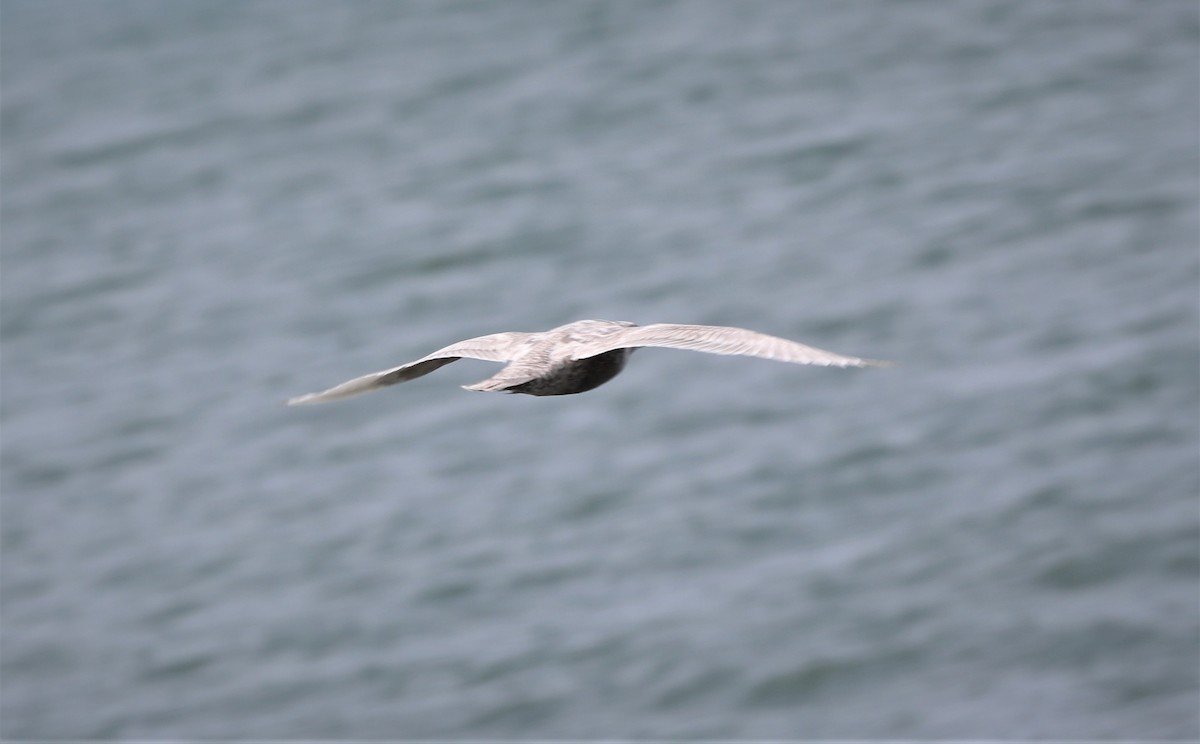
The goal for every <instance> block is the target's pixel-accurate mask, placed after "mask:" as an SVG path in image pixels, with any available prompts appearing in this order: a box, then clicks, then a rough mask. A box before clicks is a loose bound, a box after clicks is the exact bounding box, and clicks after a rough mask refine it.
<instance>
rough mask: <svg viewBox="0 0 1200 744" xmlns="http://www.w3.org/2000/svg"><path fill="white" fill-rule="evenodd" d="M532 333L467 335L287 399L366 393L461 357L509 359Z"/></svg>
mask: <svg viewBox="0 0 1200 744" xmlns="http://www.w3.org/2000/svg"><path fill="white" fill-rule="evenodd" d="M533 335H535V334H532V333H517V332H515V331H510V332H506V333H493V334H491V335H489V336H479V337H478V338H469V339H467V340H466V341H459V342H458V343H456V344H450V345H449V346H447V347H446V348H444V349H438V350H437V351H435V352H433V353H432V354H429V355H428V356H423V357H421V358H420V359H418V360H417V361H415V362H409V363H408V364H402V365H400V366H399V367H393V368H392V369H385V370H383V371H382V372H372V373H371V374H369V375H363V376H362V377H355V378H354V379H353V380H349V381H347V382H343V383H342V384H341V385H336V386H334V387H331V388H329V389H328V390H324V391H322V392H320V393H309V394H308V395H301V396H298V397H295V398H292V399H291V400H289V401H288V402H287V403H288V405H289V406H294V405H299V404H301V403H324V402H325V401H330V400H339V399H341V398H349V397H350V396H352V395H359V394H361V393H369V392H371V391H372V390H378V389H379V388H381V387H387V386H388V385H395V384H396V383H398V382H408V381H409V380H413V379H416V378H418V377H422V376H424V375H427V374H429V373H430V372H432V371H434V370H435V369H438V368H439V367H444V366H446V365H447V364H449V363H450V362H453V361H455V360H456V359H461V358H463V357H467V358H470V359H482V360H484V361H487V362H507V361H509V360H510V359H512V357H513V355H514V353H515V352H518V351H520V350H521V349H522V348H524V347H525V341H526V340H527V339H529V337H530V336H533Z"/></svg>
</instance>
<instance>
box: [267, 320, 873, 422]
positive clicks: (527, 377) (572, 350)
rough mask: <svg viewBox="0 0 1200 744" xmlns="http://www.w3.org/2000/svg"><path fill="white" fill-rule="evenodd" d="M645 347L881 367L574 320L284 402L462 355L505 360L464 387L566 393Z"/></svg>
mask: <svg viewBox="0 0 1200 744" xmlns="http://www.w3.org/2000/svg"><path fill="white" fill-rule="evenodd" d="M645 346H657V347H663V348H671V349H691V350H692V351H705V352H708V353H710V354H736V355H740V356H754V357H761V358H763V359H774V360H776V361H780V362H792V363H794V364H817V365H821V366H826V367H872V366H883V365H886V364H887V363H886V362H878V361H873V360H870V359H859V358H857V357H849V356H842V355H840V354H834V353H833V352H829V351H822V350H821V349H814V348H813V347H811V346H805V345H804V344H799V343H796V342H795V341H788V340H787V339H782V338H776V337H775V336H768V335H766V334H765V333H757V332H755V331H747V330H745V329H742V328H726V327H723V326H702V325H676V324H673V323H655V324H653V325H647V326H639V325H637V324H636V323H630V322H629V321H627V320H619V321H612V320H577V321H575V322H574V323H568V324H566V325H564V326H559V327H558V328H552V329H551V330H549V331H542V332H540V333H518V332H515V331H509V332H505V333H494V334H492V335H490V336H480V337H478V338H471V339H467V340H466V341H459V342H458V343H456V344H451V345H449V346H447V347H446V348H444V349H439V350H437V351H435V352H433V353H432V354H430V355H428V356H424V357H421V358H420V359H418V360H416V361H415V362H409V363H408V364H403V365H401V366H399V367H394V368H392V369H387V370H384V371H382V372H375V373H373V374H369V375H363V376H362V377H356V378H355V379H353V380H350V381H349V382H343V383H342V384H341V385H337V386H336V387H332V388H330V389H328V390H326V391H324V392H320V393H309V394H308V395H301V396H300V397H298V398H292V399H291V400H289V401H288V405H296V404H298V403H321V402H324V401H328V400H337V399H339V398H348V397H350V396H352V395H358V394H360V393H366V392H370V391H372V390H377V389H379V388H381V387H386V386H388V385H395V384H396V383H398V382H407V381H408V380H412V379H415V378H417V377H421V376H423V375H427V374H429V373H430V372H432V371H434V370H435V369H438V368H439V367H443V366H445V365H447V364H449V363H450V362H453V361H455V360H456V359H461V358H463V357H467V358H470V359H483V360H485V361H489V362H507V365H508V366H506V367H505V368H504V369H502V370H500V371H499V372H498V373H496V375H494V376H493V377H489V378H488V379H486V380H484V381H482V382H477V383H475V384H474V385H464V386H463V387H465V388H466V389H467V390H480V391H485V392H509V393H525V394H526V395H573V394H574V393H584V392H587V391H588V390H592V389H593V388H597V387H599V386H601V385H603V384H604V383H606V382H608V381H609V380H611V379H612V378H614V377H616V376H617V374H618V373H619V372H620V371H621V370H622V369H624V368H625V363H626V362H627V361H628V360H629V356H630V355H631V354H633V352H634V350H635V349H638V348H641V347H645Z"/></svg>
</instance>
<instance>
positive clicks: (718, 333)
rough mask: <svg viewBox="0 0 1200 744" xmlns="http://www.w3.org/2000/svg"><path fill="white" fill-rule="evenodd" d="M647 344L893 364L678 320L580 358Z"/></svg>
mask: <svg viewBox="0 0 1200 744" xmlns="http://www.w3.org/2000/svg"><path fill="white" fill-rule="evenodd" d="M643 346H653V347H659V348H666V349H689V350H691V351H703V352H707V353H709V354H729V355H736V356H752V357H760V358H762V359H774V360H776V361H780V362H792V363H794V364H816V365H820V366H825V367H882V366H887V365H888V364H889V363H888V362H882V361H878V360H874V359H860V358H858V357H852V356H843V355H841V354H835V353H833V352H832V351H825V350H824V349H818V348H815V347H812V346H806V345H804V344H801V343H797V342H795V341H788V340H787V339H785V338H779V337H777V336H769V335H767V334H765V333H759V332H757V331H748V330H746V329H744V328H728V327H725V326H705V325H680V324H675V323H655V324H653V325H646V326H635V327H633V328H628V329H625V330H623V331H621V332H619V333H614V334H612V335H610V336H606V337H604V338H602V339H598V340H597V341H596V343H595V344H591V345H588V346H587V347H585V349H584V352H585V353H582V354H580V358H586V357H592V356H596V355H597V354H603V353H604V352H606V351H612V350H613V349H622V348H635V347H643Z"/></svg>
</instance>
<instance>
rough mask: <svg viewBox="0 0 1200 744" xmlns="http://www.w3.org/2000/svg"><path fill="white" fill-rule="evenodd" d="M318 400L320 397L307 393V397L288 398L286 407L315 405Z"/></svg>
mask: <svg viewBox="0 0 1200 744" xmlns="http://www.w3.org/2000/svg"><path fill="white" fill-rule="evenodd" d="M318 398H320V396H319V395H315V394H313V393H308V394H307V395H297V396H296V397H295V398H288V399H287V405H289V406H302V405H305V404H307V403H316V402H317V399H318Z"/></svg>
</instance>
